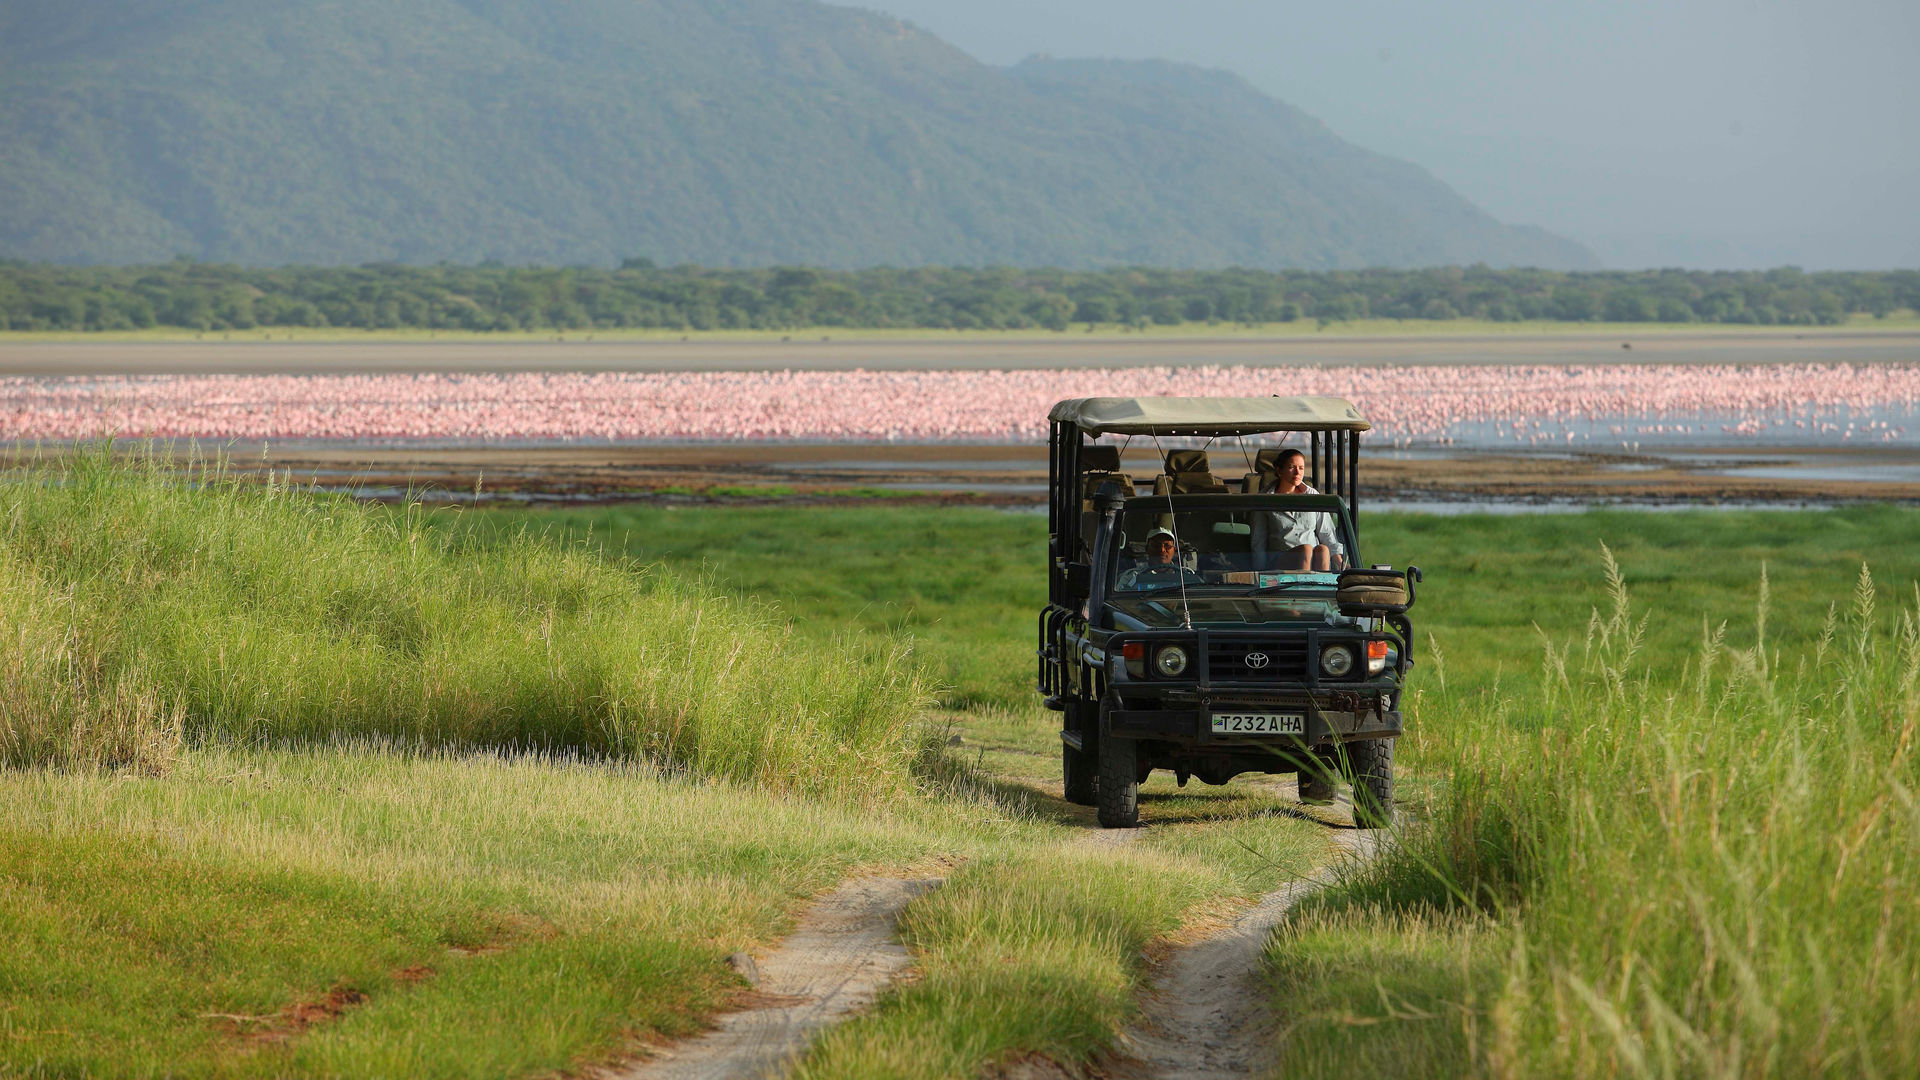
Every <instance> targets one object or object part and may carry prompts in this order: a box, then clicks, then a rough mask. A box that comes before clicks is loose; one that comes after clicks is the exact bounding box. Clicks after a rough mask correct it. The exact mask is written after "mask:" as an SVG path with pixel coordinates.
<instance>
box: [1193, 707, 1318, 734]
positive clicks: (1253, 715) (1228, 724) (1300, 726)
mask: <svg viewBox="0 0 1920 1080" xmlns="http://www.w3.org/2000/svg"><path fill="white" fill-rule="evenodd" d="M1213 733H1214V734H1215V735H1305V734H1306V733H1307V718H1306V716H1305V715H1304V714H1302V713H1270V712H1242V713H1235V712H1217V713H1214V714H1213Z"/></svg>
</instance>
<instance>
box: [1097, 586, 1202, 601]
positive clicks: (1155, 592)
mask: <svg viewBox="0 0 1920 1080" xmlns="http://www.w3.org/2000/svg"><path fill="white" fill-rule="evenodd" d="M1182 587H1183V586H1182V585H1162V586H1160V587H1159V588H1155V589H1142V590H1141V591H1139V592H1128V593H1116V594H1114V595H1116V596H1133V597H1140V598H1142V599H1144V598H1146V597H1149V596H1164V595H1166V594H1167V593H1176V592H1179V591H1180V590H1181V588H1182ZM1184 587H1185V588H1189V589H1203V588H1206V586H1204V585H1192V584H1188V585H1185V586H1184Z"/></svg>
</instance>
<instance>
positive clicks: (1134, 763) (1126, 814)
mask: <svg viewBox="0 0 1920 1080" xmlns="http://www.w3.org/2000/svg"><path fill="white" fill-rule="evenodd" d="M1098 753H1099V756H1100V779H1099V781H1098V782H1097V783H1096V784H1095V785H1094V788H1095V790H1094V805H1095V807H1096V808H1097V812H1096V813H1095V815H1094V816H1095V817H1097V818H1098V819H1099V820H1100V824H1101V826H1102V827H1104V828H1108V829H1131V828H1133V827H1134V826H1135V825H1138V824H1140V771H1139V762H1140V751H1139V744H1137V743H1135V742H1134V741H1133V740H1132V739H1110V738H1105V737H1102V738H1101V740H1100V747H1099V751H1098Z"/></svg>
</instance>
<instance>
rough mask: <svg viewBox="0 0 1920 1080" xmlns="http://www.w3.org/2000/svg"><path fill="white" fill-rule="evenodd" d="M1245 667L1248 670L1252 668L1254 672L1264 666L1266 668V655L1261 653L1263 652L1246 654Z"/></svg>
mask: <svg viewBox="0 0 1920 1080" xmlns="http://www.w3.org/2000/svg"><path fill="white" fill-rule="evenodd" d="M1247 666H1248V667H1250V668H1253V669H1254V670H1255V671H1258V670H1259V669H1261V668H1263V667H1266V666H1267V654H1266V653H1263V652H1250V653H1248V654H1247Z"/></svg>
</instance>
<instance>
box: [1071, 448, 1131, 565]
mask: <svg viewBox="0 0 1920 1080" xmlns="http://www.w3.org/2000/svg"><path fill="white" fill-rule="evenodd" d="M1108 484H1117V485H1119V489H1120V494H1121V495H1122V496H1125V497H1126V498H1132V497H1133V477H1131V476H1128V475H1127V474H1125V473H1123V472H1121V471H1120V448H1119V447H1117V446H1083V447H1081V448H1080V544H1081V557H1082V558H1083V559H1084V558H1092V555H1093V548H1092V545H1093V534H1094V532H1095V530H1097V529H1098V528H1099V527H1100V513H1099V511H1097V510H1095V509H1094V506H1093V497H1094V496H1095V495H1097V494H1099V492H1100V489H1101V488H1103V487H1105V486H1106V485H1108Z"/></svg>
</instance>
